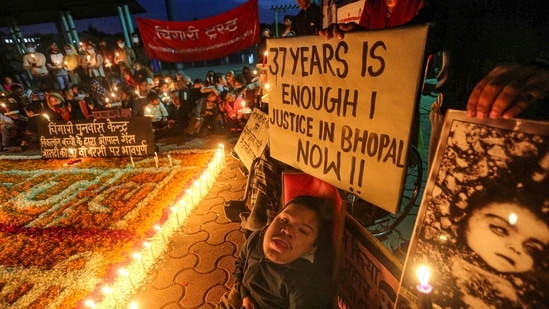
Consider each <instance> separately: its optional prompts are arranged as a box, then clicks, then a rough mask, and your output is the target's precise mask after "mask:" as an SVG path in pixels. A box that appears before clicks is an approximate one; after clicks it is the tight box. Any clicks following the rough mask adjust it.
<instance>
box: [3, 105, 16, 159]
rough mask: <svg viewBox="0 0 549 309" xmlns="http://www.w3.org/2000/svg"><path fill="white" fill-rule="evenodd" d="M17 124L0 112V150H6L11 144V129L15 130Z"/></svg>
mask: <svg viewBox="0 0 549 309" xmlns="http://www.w3.org/2000/svg"><path fill="white" fill-rule="evenodd" d="M16 129H17V126H16V125H15V123H14V122H13V120H12V119H11V118H10V117H8V116H5V115H4V113H0V135H2V147H1V148H0V151H8V150H9V146H11V137H12V135H13V134H12V131H13V130H16Z"/></svg>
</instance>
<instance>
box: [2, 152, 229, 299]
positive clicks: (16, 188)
mask: <svg viewBox="0 0 549 309" xmlns="http://www.w3.org/2000/svg"><path fill="white" fill-rule="evenodd" d="M67 163H68V162H67V160H40V159H29V158H21V157H20V158H14V157H2V159H0V197H2V198H1V199H0V308H6V307H9V308H82V307H86V306H89V307H95V306H96V305H100V307H101V308H118V307H121V306H122V305H123V304H124V303H125V301H126V300H127V299H128V298H129V297H130V296H131V294H133V293H134V292H135V291H136V289H137V288H138V287H139V285H140V284H141V283H142V282H143V281H144V279H145V278H146V275H147V272H148V270H150V268H152V266H153V265H154V263H155V260H157V259H158V258H159V257H160V256H161V254H162V252H163V251H164V250H165V249H166V246H167V245H168V242H167V240H168V239H169V237H170V235H171V234H172V233H173V232H175V231H176V230H177V229H178V228H179V227H180V225H182V224H184V219H185V217H186V216H187V215H188V213H189V211H190V210H191V209H192V207H194V206H195V205H196V204H197V203H198V202H199V201H200V199H201V198H202V197H203V196H204V195H205V192H207V190H208V189H209V187H210V186H211V185H212V184H213V182H214V179H215V177H216V176H217V174H218V173H219V172H220V171H221V168H222V166H223V151H222V149H219V150H217V151H194V152H191V151H174V152H170V153H169V154H168V155H167V156H166V155H163V156H162V158H160V157H159V156H158V155H156V154H155V157H152V158H151V157H138V158H131V157H130V158H94V159H91V158H84V159H82V160H79V161H77V162H70V164H67ZM197 187H199V188H198V190H197ZM109 294H110V295H109Z"/></svg>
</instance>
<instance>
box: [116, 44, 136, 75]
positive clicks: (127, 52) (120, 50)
mask: <svg viewBox="0 0 549 309" xmlns="http://www.w3.org/2000/svg"><path fill="white" fill-rule="evenodd" d="M134 62H135V52H134V51H133V49H131V47H130V46H126V43H125V42H124V40H123V39H122V38H118V40H117V41H116V48H115V49H114V63H115V64H116V65H118V67H119V69H120V76H122V69H123V68H127V69H130V70H131V69H132V68H133V63H134Z"/></svg>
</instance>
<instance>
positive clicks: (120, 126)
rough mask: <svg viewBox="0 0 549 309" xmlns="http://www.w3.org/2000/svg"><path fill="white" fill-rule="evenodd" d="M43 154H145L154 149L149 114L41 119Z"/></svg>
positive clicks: (112, 155) (72, 156) (72, 155)
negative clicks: (80, 118)
mask: <svg viewBox="0 0 549 309" xmlns="http://www.w3.org/2000/svg"><path fill="white" fill-rule="evenodd" d="M38 134H39V135H40V151H41V153H42V157H43V158H46V159H50V158H83V157H120V156H130V155H132V156H145V155H151V154H153V153H154V149H155V145H154V136H153V131H152V124H151V117H134V118H120V119H115V120H111V119H94V120H74V121H49V122H44V121H43V122H40V123H39V126H38Z"/></svg>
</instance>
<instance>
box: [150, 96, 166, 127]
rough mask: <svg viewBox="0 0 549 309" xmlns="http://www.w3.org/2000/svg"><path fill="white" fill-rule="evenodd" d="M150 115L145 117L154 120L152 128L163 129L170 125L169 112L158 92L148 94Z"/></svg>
mask: <svg viewBox="0 0 549 309" xmlns="http://www.w3.org/2000/svg"><path fill="white" fill-rule="evenodd" d="M147 102H148V104H147V107H146V109H148V111H149V112H148V113H145V116H149V117H151V118H152V126H153V128H154V129H162V128H164V127H166V126H167V125H168V111H167V110H166V107H165V106H164V104H161V103H160V98H159V97H158V94H156V92H154V91H151V92H149V93H148V94H147Z"/></svg>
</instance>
